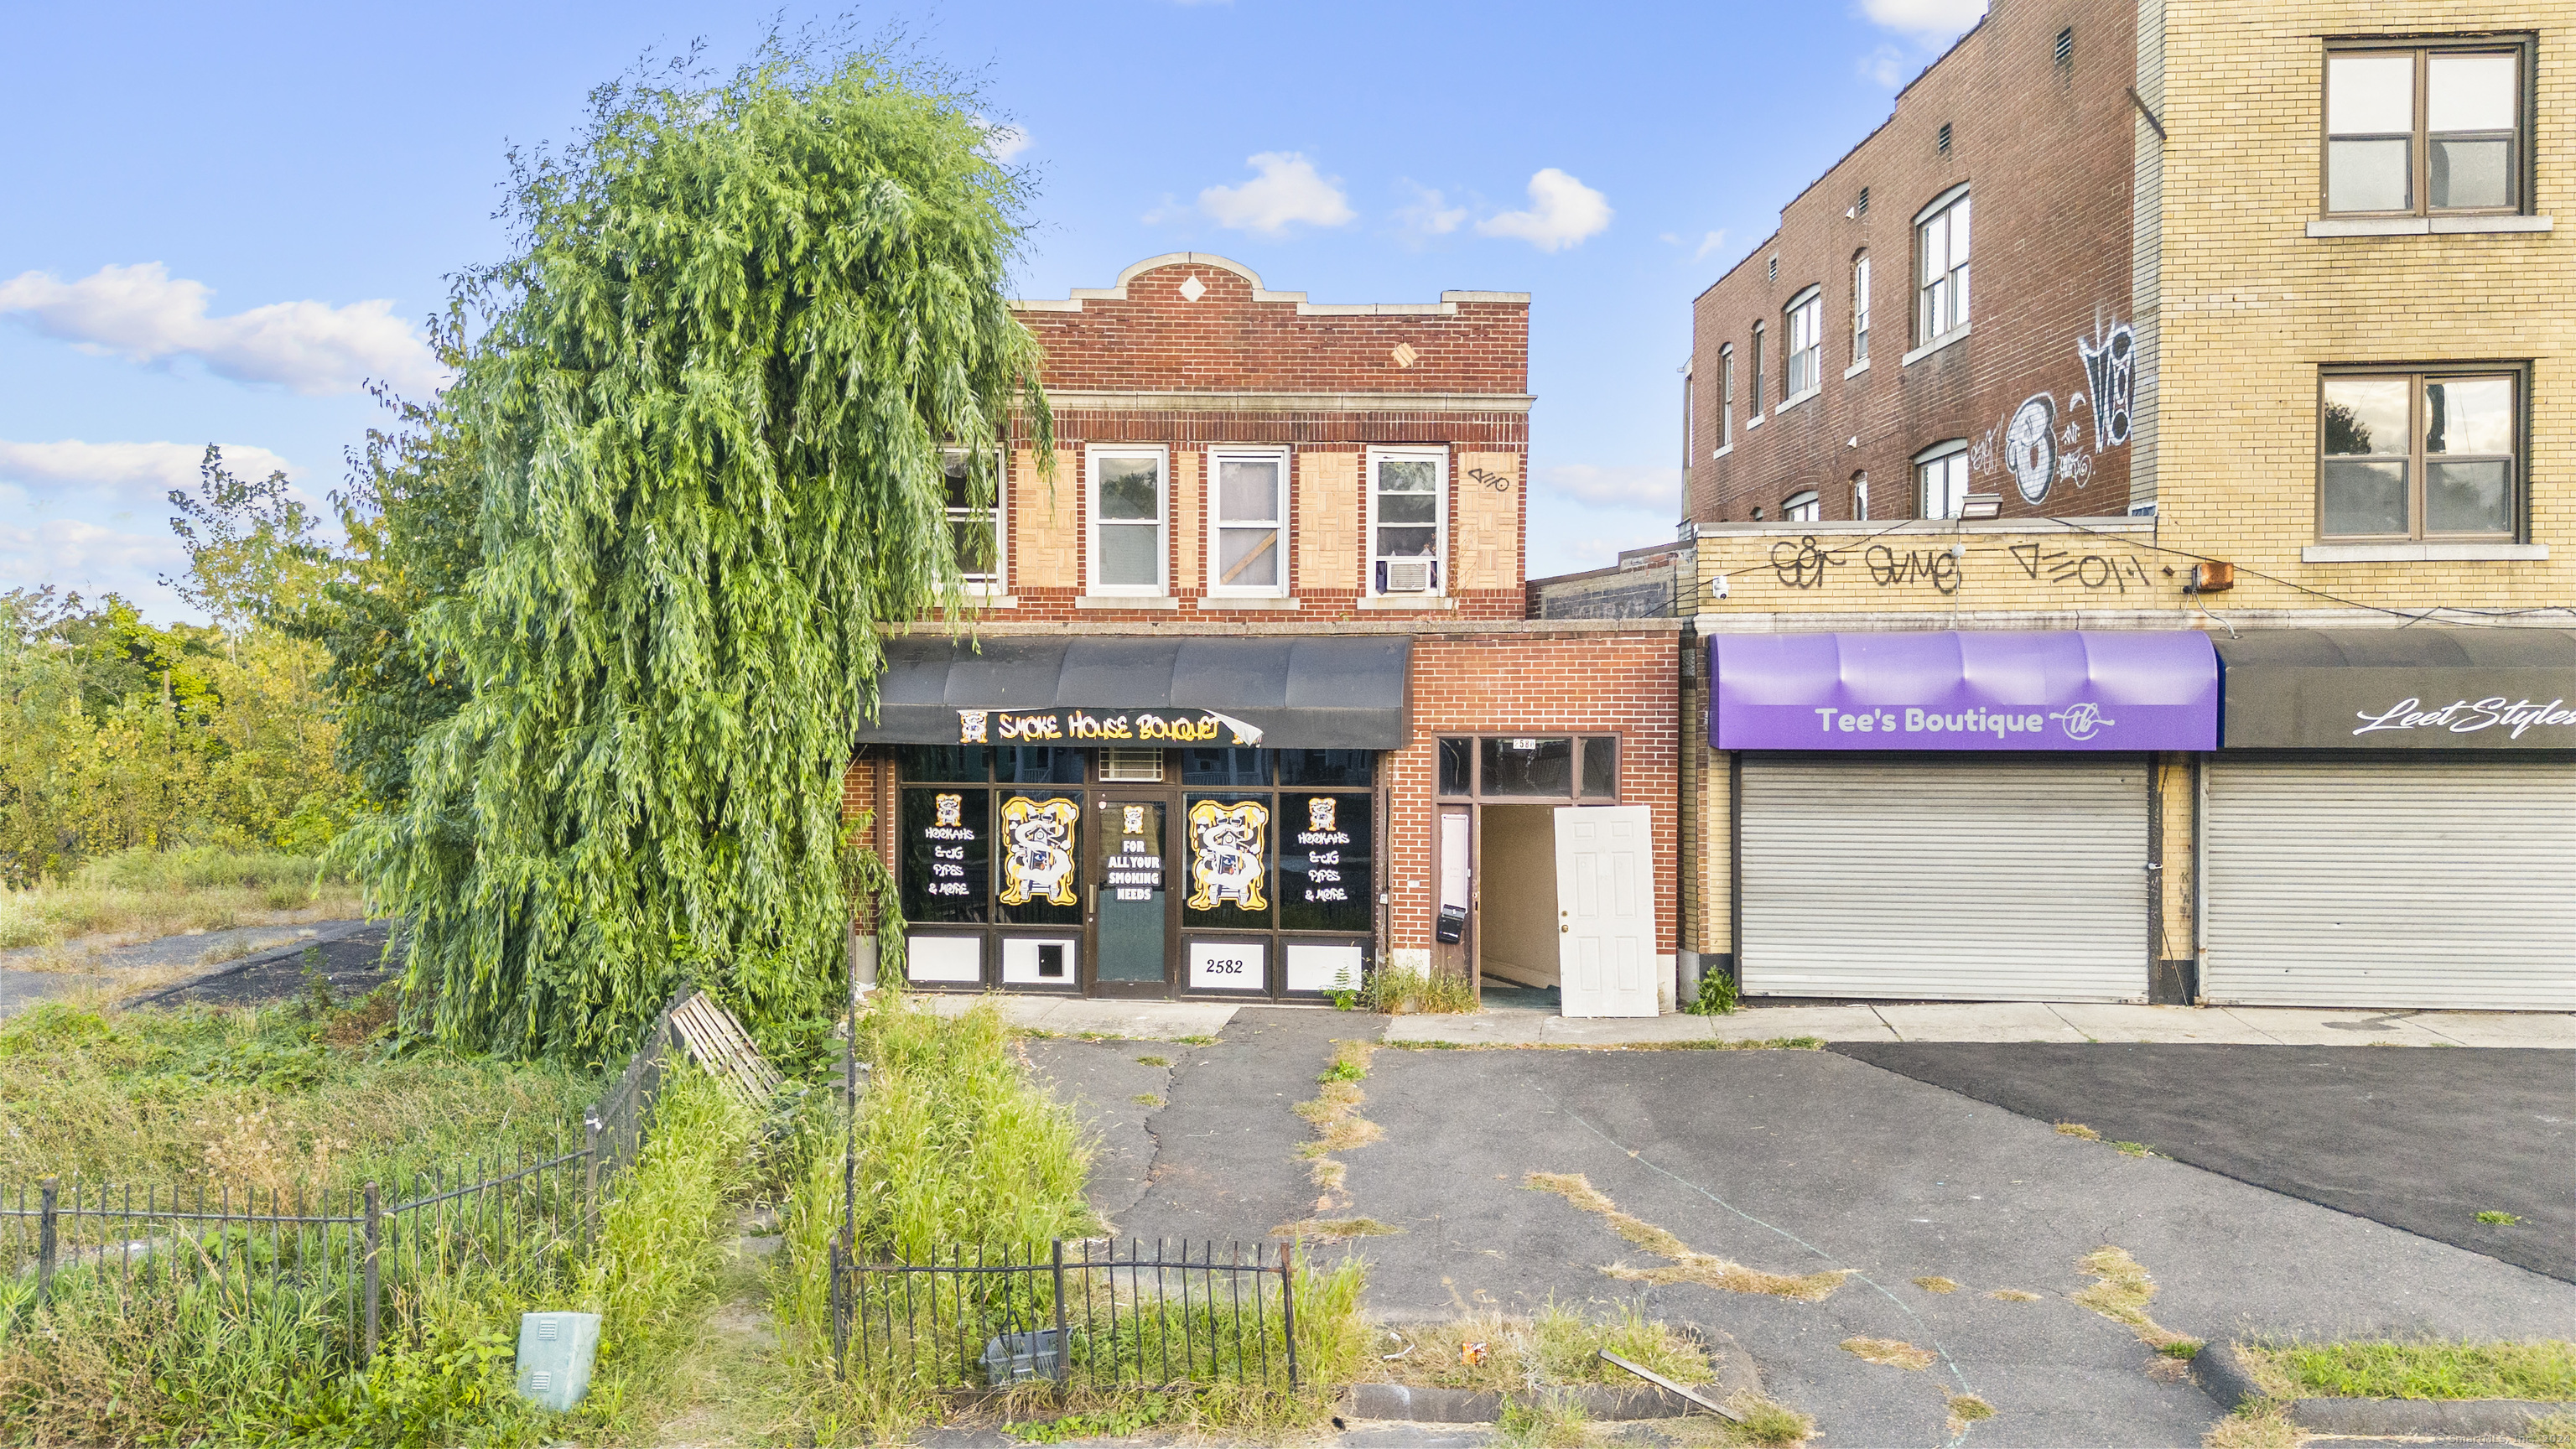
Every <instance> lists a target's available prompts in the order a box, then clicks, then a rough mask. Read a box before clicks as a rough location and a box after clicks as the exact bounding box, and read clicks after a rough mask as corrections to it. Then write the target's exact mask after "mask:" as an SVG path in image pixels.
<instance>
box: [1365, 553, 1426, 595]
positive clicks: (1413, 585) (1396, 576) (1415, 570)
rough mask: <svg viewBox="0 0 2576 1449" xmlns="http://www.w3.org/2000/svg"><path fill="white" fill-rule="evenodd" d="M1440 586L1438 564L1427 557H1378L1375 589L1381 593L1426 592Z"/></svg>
mask: <svg viewBox="0 0 2576 1449" xmlns="http://www.w3.org/2000/svg"><path fill="white" fill-rule="evenodd" d="M1439 586H1440V565H1439V564H1438V563H1436V562H1434V561H1432V560H1430V559H1427V558H1396V559H1379V560H1378V562H1377V591H1378V592H1379V593H1381V594H1427V593H1430V592H1431V591H1432V590H1433V589H1436V588H1438V587H1439Z"/></svg>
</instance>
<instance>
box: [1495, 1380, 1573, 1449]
mask: <svg viewBox="0 0 2576 1449" xmlns="http://www.w3.org/2000/svg"><path fill="white" fill-rule="evenodd" d="M1590 1428H1591V1421H1590V1416H1588V1415H1586V1414H1585V1413H1584V1412H1583V1406H1582V1405H1581V1404H1578V1403H1576V1402H1574V1401H1573V1400H1571V1399H1569V1398H1566V1397H1565V1396H1563V1395H1561V1394H1546V1393H1542V1394H1538V1395H1535V1396H1533V1397H1531V1398H1528V1399H1521V1398H1516V1397H1506V1398H1505V1399H1504V1400H1503V1412H1502V1416H1501V1418H1500V1419H1499V1420H1497V1421H1496V1423H1495V1425H1494V1439H1495V1442H1496V1443H1500V1444H1509V1445H1512V1446H1514V1449H1580V1446H1581V1445H1582V1444H1583V1443H1584V1441H1585V1440H1586V1439H1587V1438H1588V1437H1589V1435H1588V1431H1589V1430H1590Z"/></svg>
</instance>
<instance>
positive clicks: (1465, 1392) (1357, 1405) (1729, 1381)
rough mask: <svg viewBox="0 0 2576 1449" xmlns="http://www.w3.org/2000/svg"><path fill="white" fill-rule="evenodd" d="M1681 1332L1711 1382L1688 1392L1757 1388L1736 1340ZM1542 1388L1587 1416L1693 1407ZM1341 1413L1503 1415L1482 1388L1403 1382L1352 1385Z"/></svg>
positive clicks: (1633, 1393)
mask: <svg viewBox="0 0 2576 1449" xmlns="http://www.w3.org/2000/svg"><path fill="white" fill-rule="evenodd" d="M1675 1327H1676V1328H1678V1329H1679V1330H1680V1331H1681V1332H1682V1333H1683V1334H1684V1335H1686V1336H1688V1337H1690V1338H1694V1339H1696V1340H1698V1341H1699V1343H1700V1345H1701V1346H1702V1347H1703V1348H1704V1349H1706V1350H1707V1352H1708V1356H1709V1359H1710V1362H1711V1365H1712V1367H1713V1368H1714V1369H1715V1370H1716V1380H1715V1382H1712V1383H1705V1384H1693V1385H1692V1386H1691V1388H1692V1391H1693V1392H1695V1393H1698V1394H1702V1395H1704V1396H1706V1397H1708V1398H1711V1399H1715V1400H1717V1401H1718V1402H1720V1403H1724V1402H1725V1401H1726V1400H1727V1399H1729V1398H1732V1397H1734V1396H1735V1395H1736V1394H1738V1393H1742V1392H1745V1391H1747V1390H1758V1389H1760V1388H1761V1387H1762V1378H1761V1375H1760V1374H1759V1373H1758V1372H1756V1371H1755V1369H1754V1367H1753V1360H1752V1359H1751V1358H1750V1357H1749V1356H1748V1355H1746V1354H1745V1352H1744V1351H1743V1350H1742V1349H1740V1348H1738V1347H1736V1345H1735V1340H1734V1339H1733V1338H1730V1337H1728V1336H1727V1335H1726V1334H1724V1333H1721V1332H1719V1331H1717V1330H1715V1329H1711V1328H1703V1327H1701V1326H1700V1325H1698V1324H1696V1323H1681V1324H1676V1325H1675ZM1545 1392H1547V1393H1549V1394H1551V1395H1554V1396H1555V1397H1557V1398H1559V1399H1562V1400H1569V1401H1571V1402H1573V1403H1576V1404H1579V1405H1581V1406H1582V1408H1583V1412H1584V1414H1585V1415H1586V1416H1587V1417H1589V1418H1594V1419H1606V1420H1623V1419H1678V1418H1681V1417H1682V1416H1684V1415H1686V1414H1688V1413H1691V1412H1692V1411H1693V1409H1694V1408H1695V1406H1694V1405H1692V1404H1690V1403H1688V1402H1686V1401H1684V1400H1682V1399H1681V1398H1679V1397H1677V1396H1675V1395H1672V1394H1668V1393H1665V1392H1664V1391H1663V1390H1661V1389H1658V1388H1656V1387H1654V1386H1653V1385H1651V1384H1645V1383H1640V1384H1638V1385H1637V1386H1636V1387H1635V1388H1626V1387H1612V1386H1608V1385H1601V1384H1571V1385H1566V1386H1563V1387H1560V1388H1552V1389H1548V1390H1546V1391H1545ZM1340 1409H1341V1414H1342V1417H1344V1418H1347V1419H1355V1420H1356V1419H1376V1420H1390V1419H1391V1420H1400V1421H1407V1422H1411V1423H1416V1424H1491V1423H1494V1422H1496V1421H1497V1420H1499V1419H1501V1418H1502V1416H1503V1396H1502V1395H1501V1394H1499V1393H1493V1392H1488V1391H1486V1390H1482V1389H1437V1388H1415V1387H1412V1386H1410V1385H1406V1384H1353V1385H1351V1386H1350V1387H1349V1388H1347V1389H1345V1390H1343V1391H1342V1397H1341V1405H1340Z"/></svg>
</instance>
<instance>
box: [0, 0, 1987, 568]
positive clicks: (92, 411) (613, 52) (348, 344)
mask: <svg viewBox="0 0 2576 1449" xmlns="http://www.w3.org/2000/svg"><path fill="white" fill-rule="evenodd" d="M1982 8H1983V0H1825V3H1823V4H1821V5H1818V6H1814V7H1788V6H1776V5H1769V4H1765V5H1725V4H1717V5H1709V4H1643V3H1639V4H1598V3H1596V4H1589V5H1576V4H1537V3H1518V4H1514V3H1501V0H1482V3H1472V4H1470V3H1407V0H1371V3H1338V0H1335V3H1305V4H1291V3H1286V0H1214V3H1195V4H1193V3H1176V0H1056V3H1036V0H988V3H985V4H980V5H971V6H959V5H947V6H938V5H928V4H898V5H885V6H871V7H868V8H865V9H862V10H860V11H857V12H856V16H857V20H858V23H859V25H860V27H861V29H862V30H863V31H874V30H876V29H878V28H880V27H882V26H886V25H895V26H900V27H902V28H903V29H904V30H905V31H906V32H908V33H909V34H910V35H911V37H912V38H913V41H914V43H915V44H916V45H917V46H918V47H919V48H920V49H921V50H922V51H923V52H924V53H925V54H927V55H929V56H931V57H935V58H937V59H939V60H941V61H944V62H946V63H948V64H950V65H952V66H955V67H958V68H960V69H963V70H966V71H970V72H973V73H975V74H976V75H977V76H978V77H980V80H981V83H982V86H983V89H984V91H985V93H986V94H987V95H988V96H989V98H990V100H991V114H992V115H993V117H994V118H995V119H996V120H997V121H1006V122H1008V123H1009V124H1010V125H1011V126H1013V127H1014V128H1016V129H1015V134H1010V135H1009V136H1008V139H1007V141H1006V143H1005V144H1006V145H1007V146H1009V147H1010V148H1012V149H1013V156H1012V160H1013V164H1015V165H1021V166H1026V167H1029V168H1032V169H1033V171H1034V173H1035V176H1036V180H1037V195H1036V201H1035V205H1034V208H1033V212H1032V218H1031V219H1032V221H1033V222H1034V223H1035V232H1034V234H1033V236H1032V238H1031V242H1030V246H1029V250H1028V255H1027V256H1026V257H1025V259H1024V260H1023V262H1022V264H1021V267H1020V270H1019V275H1018V276H1016V277H1015V278H1014V289H1013V290H1014V291H1015V292H1016V293H1017V294H1018V295H1022V296H1031V297H1049V296H1055V297H1060V296H1063V295H1064V294H1065V292H1066V291H1067V290H1068V289H1069V288H1072V287H1078V286H1102V285H1106V284H1107V283H1108V282H1109V281H1111V280H1112V279H1113V278H1114V277H1115V276H1116V274H1117V272H1118V271H1119V269H1120V268H1121V267H1124V266H1125V265H1126V264H1128V263H1129V262H1132V261H1135V260H1137V259H1139V258H1142V257H1147V256H1152V255H1155V254H1158V253H1162V252H1169V251H1181V250H1199V251H1212V252H1218V253H1222V254H1224V255H1226V256H1230V257H1233V258H1235V259H1237V260H1239V261H1242V262H1244V263H1246V264H1247V265H1249V266H1251V267H1252V268H1253V269H1254V270H1256V271H1258V272H1259V273H1260V274H1261V276H1262V279H1263V281H1264V282H1265V283H1267V284H1268V285H1270V286H1272V287H1275V288H1282V289H1290V290H1301V291H1305V292H1307V293H1309V294H1311V295H1312V297H1313V298H1314V300H1316V301H1318V302H1390V301H1417V300H1430V299H1432V298H1434V297H1436V296H1437V295H1438V294H1439V292H1441V291H1442V290H1444V289H1450V288H1459V289H1477V290H1505V291H1527V292H1530V293H1533V294H1534V297H1533V308H1532V364H1531V371H1532V387H1533V390H1534V391H1536V392H1537V394H1538V396H1539V402H1538V407H1537V411H1536V413H1535V414H1534V416H1533V419H1532V436H1533V450H1534V454H1535V456H1534V459H1533V464H1532V472H1533V475H1534V477H1533V488H1532V493H1531V509H1530V557H1529V563H1530V571H1531V573H1532V574H1533V575H1536V574H1544V573H1555V572H1563V571H1567V570H1572V569H1578V568H1589V567H1594V566H1597V565H1600V564H1604V563H1607V562H1609V561H1610V560H1611V557H1612V555H1613V554H1614V553H1615V552H1616V551H1617V550H1618V549H1620V548H1622V547H1629V546H1634V545H1636V544H1640V543H1647V542H1653V541H1655V540H1658V539H1661V538H1665V537H1668V536H1670V534H1671V532H1672V527H1673V523H1674V520H1675V518H1676V517H1677V515H1678V502H1677V494H1678V476H1679V469H1678V466H1677V464H1678V455H1679V453H1680V443H1679V439H1678V436H1677V431H1676V430H1677V428H1678V425H1679V416H1680V377H1679V372H1678V367H1679V365H1680V363H1681V362H1682V360H1683V358H1684V356H1685V355H1686V353H1687V350H1688V344H1689V302H1690V299H1691V297H1692V296H1693V295H1695V294H1696V293H1697V292H1699V291H1700V290H1701V289H1702V288H1704V287H1706V286H1707V285H1708V284H1709V283H1710V282H1711V281H1712V280H1714V279H1715V278H1716V277H1717V276H1718V275H1719V273H1720V272H1722V271H1723V270H1724V269H1725V268H1726V267H1727V266H1728V265H1730V264H1731V263H1732V262H1734V261H1735V260H1736V258H1737V257H1739V256H1741V255H1742V254H1743V252H1744V251H1745V249H1747V248H1748V247H1750V246H1751V245H1752V244H1753V243H1754V242H1756V241H1759V240H1760V239H1761V238H1762V237H1763V236H1764V235H1766V234H1767V233H1768V232H1769V231H1770V229H1771V228H1772V226H1773V225H1774V224H1775V223H1776V221H1777V218H1778V211H1779V207H1780V205H1781V204H1782V203H1783V202H1785V201H1786V200H1787V199H1788V198H1789V197H1791V196H1793V195H1794V194H1796V192H1797V191H1798V190H1799V188H1800V187H1802V186H1803V185H1805V183H1806V182H1807V181H1808V180H1809V179H1811V178H1812V177H1813V176H1815V175H1816V174H1817V173H1818V172H1819V171H1821V170H1822V169H1823V168H1824V167H1825V166H1827V165H1829V164H1831V163H1832V162H1833V160H1834V159H1835V158H1836V157H1838V156H1840V155H1841V154H1842V153H1843V152H1844V151H1845V150H1847V149H1848V148H1849V147H1850V146H1851V145H1852V143H1854V142H1855V141H1857V140H1859V139H1860V138H1861V137H1862V136H1863V135H1865V134H1866V133H1867V132H1868V131H1869V129H1870V128H1871V127H1873V126H1875V125H1877V124H1878V122H1879V121H1880V120H1882V119H1883V118H1884V117H1885V116H1886V114H1887V110H1888V106H1889V102H1890V100H1891V98H1892V96H1893V94H1894V91H1895V89H1896V87H1897V86H1899V85H1901V84H1903V83H1904V82H1905V80H1907V79H1909V78H1910V77H1912V76H1913V75H1914V74H1915V73H1916V72H1917V71H1919V70H1920V69H1921V68H1922V66H1923V65H1924V64H1925V63H1927V62H1928V61H1929V60H1930V59H1931V58H1932V57H1933V56H1935V55H1937V54H1938V53H1939V51H1940V50H1941V49H1942V48H1943V47H1945V46H1946V45H1947V44H1948V43H1949V41H1950V40H1951V39H1953V38H1954V37H1955V36H1956V35H1957V34H1958V33H1959V32H1960V31H1961V30H1963V29H1965V28H1966V27H1967V26H1968V25H1969V24H1971V23H1973V22H1974V20H1975V18H1976V15H1977V14H1978V13H1979V12H1980V11H1981V10H1982ZM773 13H775V12H774V7H773V6H772V5H770V4H768V3H766V0H764V3H761V4H756V5H742V6H736V7H727V6H724V5H719V4H708V3H703V0H702V3H697V4H689V5H681V4H673V3H663V0H626V3H619V4H613V5H612V4H603V3H588V4H546V3H542V0H540V3H535V4H530V3H525V0H522V3H517V4H508V5H503V4H492V3H486V0H460V3H451V4H447V5H443V6H435V7H433V6H351V5H346V4H339V5H330V6H324V5H318V4H314V5H296V4H267V5H260V6H255V7H254V6H226V7H217V6H204V5H121V4H114V3H93V4H89V5H83V6H53V7H42V8H35V9H29V10H26V11H23V12H21V13H20V15H19V16H18V19H17V20H16V22H15V23H14V24H13V25H12V36H11V39H12V41H13V42H14V46H15V49H16V50H17V53H18V56H19V62H20V63H19V64H18V65H17V66H15V67H13V76H12V84H11V85H10V86H9V87H8V88H7V89H6V90H5V91H0V134H6V135H8V136H10V137H11V138H13V144H12V145H11V146H10V147H8V148H5V149H0V194H5V195H7V196H8V197H9V198H10V206H9V207H8V212H7V214H8V216H9V223H8V225H7V226H6V227H5V228H0V588H9V587H16V586H20V585H25V584H35V583H56V584H60V585H62V586H64V587H66V588H73V589H79V590H81V591H83V592H89V593H95V592H99V591H104V590H109V589H115V590H119V591H122V592H123V593H125V594H126V595H127V596H128V597H130V598H132V599H134V600H135V601H136V602H137V603H138V604H140V605H141V606H142V607H143V608H144V610H145V612H146V614H147V615H150V616H153V617H159V618H171V617H179V616H180V615H181V610H180V606H179V605H178V603H177V601H176V600H175V599H173V598H172V597H171V596H170V595H169V593H168V591H167V590H165V589H163V588H161V587H160V586H159V585H158V584H157V583H156V582H155V577H156V575H158V574H160V573H163V572H173V571H175V570H176V569H177V568H178V566H179V562H180V560H179V556H178V551H177V547H176V543H175V540H174V539H173V538H172V535H171V534H170V531H169V526H168V521H167V519H168V513H169V509H168V506H167V504H166V503H165V502H164V500H163V494H164V493H165V492H166V490H167V489H168V488H170V487H171V486H173V485H174V484H184V483H186V482H187V481H189V480H190V479H192V478H193V477H194V469H195V463H196V459H197V456H198V454H199V453H200V452H201V451H202V450H203V448H204V446H205V444H207V443H208V442H219V443H222V444H223V445H224V446H225V449H226V452H227V454H228V455H230V456H231V457H232V458H233V459H234V460H235V463H236V466H237V468H239V469H240V470H242V471H265V470H266V469H267V468H269V467H276V466H282V467H285V468H286V469H287V470H288V472H289V474H290V475H291V476H292V477H293V478H294V479H295V480H296V483H297V485H298V487H299V488H300V489H301V490H302V491H304V492H306V493H307V494H309V495H311V496H313V497H314V498H316V499H317V500H318V499H319V498H320V497H321V496H322V494H323V493H324V492H325V491H327V490H328V489H329V488H331V487H332V486H334V485H335V484H337V483H338V482H339V481H340V478H341V475H342V472H343V466H344V465H343V462H342V455H343V452H344V450H345V449H347V448H348V447H349V446H350V445H351V444H353V443H354V442H356V441H357V439H358V438H359V436H360V434H361V433H362V431H363V430H364V429H365V428H366V427H367V426H368V425H369V424H370V423H371V422H373V421H375V419H376V417H377V413H376V411H375V407H374V404H373V403H372V402H371V401H370V400H369V399H368V398H367V397H366V396H365V395H364V394H363V393H361V392H359V391H358V390H357V389H358V384H359V382H360V381H361V379H363V378H366V377H379V378H388V379H391V380H394V381H396V382H397V383H399V384H404V385H408V386H410V387H412V388H415V389H417V388H421V387H424V386H427V385H429V383H430V380H431V378H432V376H433V374H432V373H431V371H430V369H429V364H428V361H427V358H426V356H425V354H424V353H423V352H422V350H421V348H420V344H419V323H420V319H422V318H423V317H425V316H426V315H428V314H429V313H431V312H433V311H435V310H436V309H437V308H438V307H439V305H440V303H441V301H442V299H443V298H444V296H445V288H446V283H445V280H444V279H445V277H446V276H447V274H449V273H450V272H452V271H454V270H456V269H457V268H458V267H460V266H463V265H467V264H471V263H474V262H480V261H488V260H492V259H494V258H496V257H497V256H498V255H499V253H500V249H501V246H502V235H501V230H500V227H499V225H498V224H497V223H495V222H494V221H493V220H492V219H491V211H492V208H493V205H494V203H495V201H496V199H497V196H498V193H497V191H496V189H495V187H496V183H497V182H498V181H499V180H500V179H501V177H502V174H503V159H502V153H503V151H504V149H505V148H506V147H507V146H508V145H510V144H511V143H513V142H518V143H530V142H539V141H544V140H548V139H553V138H559V137H563V136H565V135H567V134H569V133H570V132H571V131H572V129H573V128H574V126H575V125H576V123H577V121H578V118H579V115H580V110H581V103H582V97H583V95H584V93H585V92H586V91H587V90H588V88H589V87H590V86H592V85H594V84H596V83H597V82H599V81H602V80H605V79H608V78H610V77H613V76H614V75H616V74H617V73H619V72H620V71H621V70H622V69H623V68H624V67H625V66H626V65H627V64H628V63H629V62H631V61H632V60H633V59H634V58H635V57H636V56H637V55H638V54H639V53H640V52H642V51H643V50H644V49H646V48H647V47H661V48H663V49H666V50H667V49H671V48H675V47H678V46H682V45H685V44H686V43H687V42H688V41H689V40H691V39H692V38H699V37H702V38H704V39H705V41H706V42H707V43H708V46H709V54H710V56H711V57H713V58H715V59H717V60H719V61H723V62H727V63H729V62H731V61H733V60H735V59H738V58H739V57H740V56H741V55H742V54H743V53H744V52H745V51H747V50H748V48H749V47H750V46H751V45H752V44H754V43H755V42H756V41H757V40H758V38H759V36H760V34H761V33H762V31H763V29H764V28H765V25H766V23H767V20H768V17H769V16H770V15H772V14H773ZM814 13H820V12H814ZM787 14H788V18H789V19H790V20H791V22H793V21H798V20H802V19H806V18H809V16H808V13H807V12H798V11H792V10H791V11H789V12H787Z"/></svg>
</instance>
